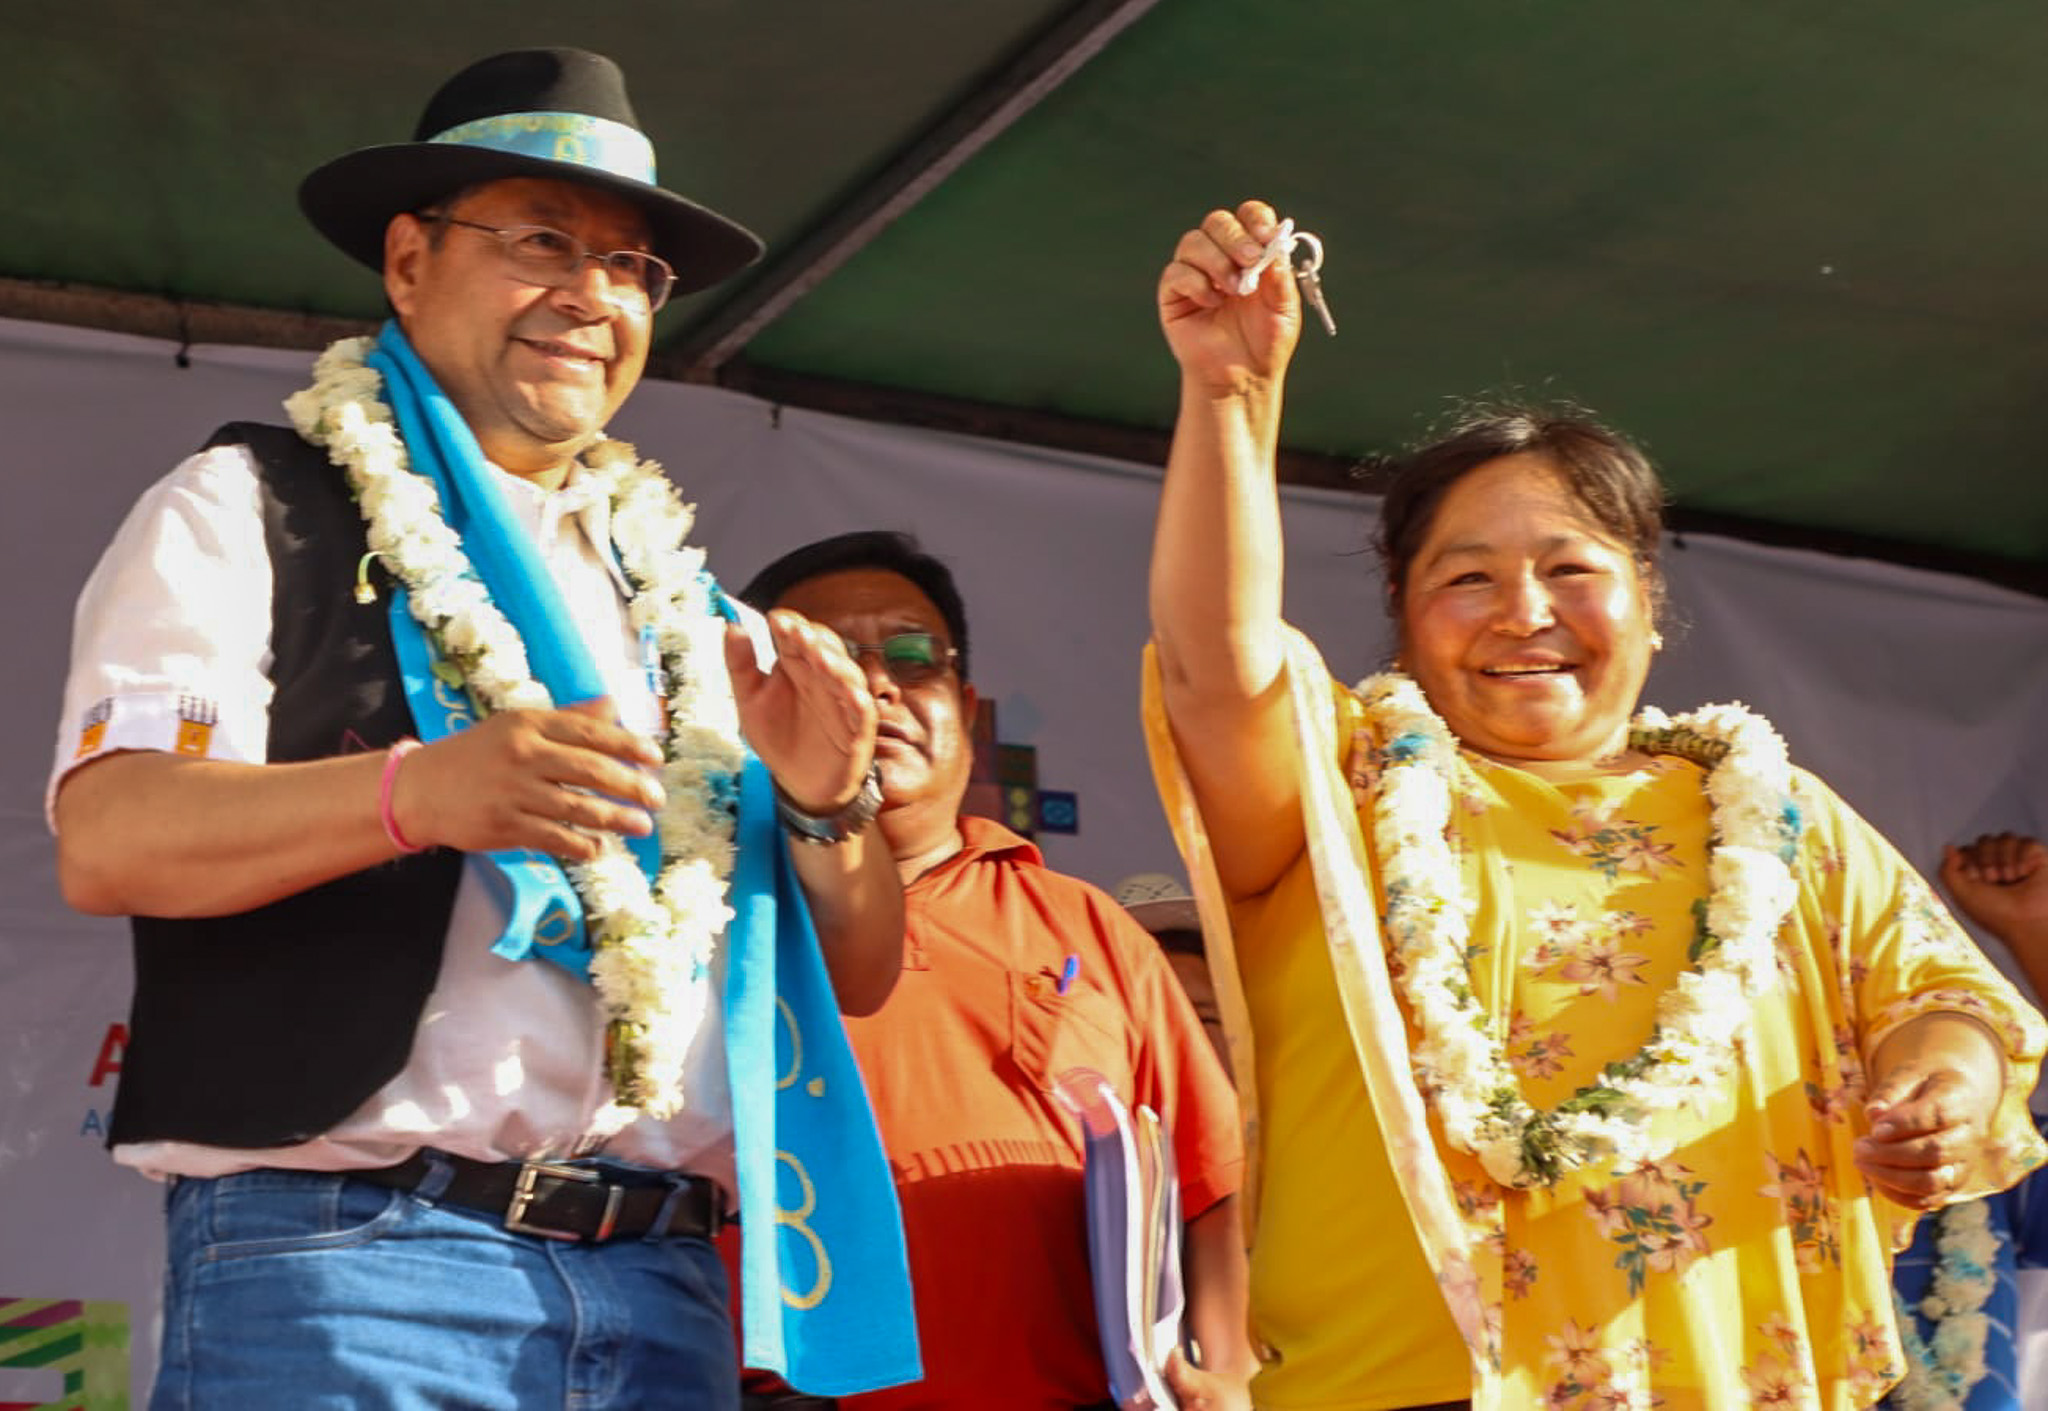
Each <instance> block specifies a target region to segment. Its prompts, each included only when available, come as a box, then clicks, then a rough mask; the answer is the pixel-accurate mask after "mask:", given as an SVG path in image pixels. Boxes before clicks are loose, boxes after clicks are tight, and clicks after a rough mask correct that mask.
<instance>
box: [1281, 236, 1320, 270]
mask: <svg viewBox="0 0 2048 1411" xmlns="http://www.w3.org/2000/svg"><path fill="white" fill-rule="evenodd" d="M1293 243H1294V245H1295V246H1301V245H1306V246H1308V258H1307V259H1305V260H1303V261H1302V262H1301V263H1299V264H1294V250H1293V249H1289V250H1288V252H1287V261H1288V263H1289V264H1291V265H1294V277H1295V278H1296V279H1304V278H1312V277H1314V276H1315V275H1317V274H1319V273H1321V272H1322V268H1323V242H1322V238H1321V237H1320V236H1315V235H1311V234H1309V233H1308V232H1307V231H1306V230H1301V231H1296V232H1295V234H1294V241H1293Z"/></svg>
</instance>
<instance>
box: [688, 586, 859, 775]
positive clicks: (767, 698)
mask: <svg viewBox="0 0 2048 1411" xmlns="http://www.w3.org/2000/svg"><path fill="white" fill-rule="evenodd" d="M768 630H769V633H770V635H771V637H772V639H773V641H774V644H775V664H774V666H773V667H772V668H771V669H769V670H767V671H763V670H761V668H760V666H759V665H758V664H757V662H756V660H755V655H754V644H753V640H752V639H751V638H750V637H748V636H747V634H746V631H745V629H743V628H741V627H739V626H737V625H733V626H729V627H727V628H726V634H725V661H726V668H727V670H728V672H729V673H730V674H731V676H732V693H733V699H734V701H735V702H736V703H737V704H738V706H739V713H740V729H741V730H742V731H743V732H744V733H745V734H746V737H747V743H748V744H750V745H752V746H753V748H754V753H756V754H758V755H759V756H761V762H762V763H763V764H765V765H767V766H768V772H769V773H770V774H772V775H774V776H775V782H776V784H777V785H778V786H779V787H780V788H781V790H782V792H783V793H784V794H785V795H786V796H787V797H788V799H789V801H790V802H791V803H792V804H794V805H795V806H796V807H797V808H799V809H801V810H802V811H803V812H805V813H809V814H815V815H821V816H822V815H826V814H830V813H834V812H836V811H837V810H839V809H840V808H842V807H844V806H845V805H846V804H847V803H848V802H849V801H850V800H851V799H852V798H853V796H854V795H855V794H856V793H858V792H859V790H860V785H861V779H862V777H863V776H864V775H865V774H866V773H867V770H868V764H869V762H870V761H871V760H872V759H873V758H874V754H875V721H876V715H875V700H874V697H873V696H871V695H870V694H868V685H867V678H866V677H865V676H864V675H862V673H861V670H860V668H859V667H858V666H856V665H855V664H854V661H853V658H852V657H850V656H848V655H847V652H846V645H845V643H843V642H841V641H840V640H839V636H838V634H837V633H835V632H832V631H829V630H827V629H826V628H823V627H820V626H819V625H818V624H817V623H815V622H812V621H811V620H810V619H809V618H806V617H803V616H801V615H800V614H798V613H794V612H790V611H788V610H787V609H784V608H778V609H777V610H775V611H774V612H771V613H769V614H768Z"/></svg>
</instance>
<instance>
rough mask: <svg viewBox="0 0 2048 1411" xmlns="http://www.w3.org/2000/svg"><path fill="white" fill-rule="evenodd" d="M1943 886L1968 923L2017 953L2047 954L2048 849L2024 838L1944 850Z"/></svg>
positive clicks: (1989, 836) (2010, 836) (1994, 836)
mask: <svg viewBox="0 0 2048 1411" xmlns="http://www.w3.org/2000/svg"><path fill="white" fill-rule="evenodd" d="M1941 884H1942V886H1944V887H1946V888H1947V889H1948V894H1949V895H1950V896H1951V897H1953V898H1954V899H1955V903H1956V906H1957V907H1958V908H1960V909H1961V911H1962V913H1963V914H1964V915H1965V916H1967V917H1969V918H1970V919H1971V920H1972V921H1974V922H1976V923H1977V924H1978V925H1979V926H1982V927H1983V928H1984V929H1985V930H1987V931H1989V932H1991V934H1992V935H1994V936H1996V937H1998V939H1999V940H2001V941H2003V942H2005V944H2006V945H2007V946H2009V947H2011V948H2012V950H2013V951H2014V952H2015V953H2019V954H2021V957H2022V959H2025V953H2026V952H2029V951H2036V950H2038V951H2042V952H2048V847H2043V846H2042V844H2041V840H2040V839H2039V838H2030V837H2027V836H2026V835H2025V834H2022V833H1986V834H1984V835H1983V836H1982V837H1980V838H1978V839H1977V840H1976V841H1975V842H1973V843H1965V844H1964V845H1963V846H1962V847H1956V846H1954V845H1950V846H1948V847H1945V848H1943V849H1942V856H1941Z"/></svg>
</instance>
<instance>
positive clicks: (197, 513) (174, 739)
mask: <svg viewBox="0 0 2048 1411" xmlns="http://www.w3.org/2000/svg"><path fill="white" fill-rule="evenodd" d="M498 484H499V487H500V489H501V490H503V491H504V492H505V495H506V499H507V501H508V503H509V505H510V507H511V509H512V512H513V514H514V515H515V517H516V518H518V519H519V520H520V522H521V523H522V524H523V525H524V526H525V527H526V529H527V530H528V531H529V532H530V533H531V534H532V535H533V539H534V543H535V544H536V546H537V547H538V548H539V550H540V553H541V555H542V558H543V559H544V560H545V562H546V564H547V567H548V570H549V572H550V573H551V574H552V575H553V576H554V579H555V584H556V587H557V588H558V589H559V590H560V592H561V594H562V597H563V598H564V600H565V601H566V603H567V605H568V608H569V612H570V615H571V616H572V617H573V618H574V620H575V621H576V623H577V624H578V625H579V626H580V627H581V628H582V630H583V633H584V640H585V642H586V644H587V645H588V647H589V649H590V651H591V654H592V656H593V657H594V658H595V659H596V662H597V666H598V669H599V671H600V673H601V674H602V676H603V678H604V681H605V685H606V689H607V691H608V692H609V694H610V697H611V700H612V703H613V705H614V707H615V708H616V710H617V712H618V715H619V719H620V721H621V723H622V724H624V725H625V726H626V727H627V728H628V729H631V730H635V731H638V732H639V733H641V734H644V735H648V736H650V737H652V736H655V735H656V734H657V733H658V729H659V721H660V704H659V702H658V701H657V700H656V699H655V697H654V695H653V692H652V690H651V688H650V684H649V682H648V680H647V676H646V672H645V669H644V666H643V663H642V660H641V655H640V646H639V639H638V637H637V634H636V633H635V632H634V631H633V628H632V626H631V624H630V622H629V620H628V616H627V611H626V609H627V602H628V599H629V597H630V588H629V585H628V583H627V581H626V578H625V575H624V573H623V572H622V571H621V569H620V567H619V564H618V561H617V559H616V556H615V555H614V554H613V552H612V548H611V530H610V512H611V507H610V504H609V502H608V501H607V500H606V499H605V498H604V497H603V496H602V495H601V494H598V493H595V489H594V486H593V485H592V484H591V482H590V481H588V480H587V479H584V478H581V477H580V476H579V475H578V473H577V472H574V471H572V473H571V476H570V479H569V480H568V481H567V482H566V483H565V484H564V485H563V486H562V488H560V489H558V490H553V491H549V490H543V489H540V488H539V487H537V486H534V485H532V484H529V483H528V482H527V481H524V480H521V479H518V478H517V477H514V476H510V475H506V476H503V477H502V478H501V479H500V480H499V481H498ZM271 587H272V583H271V567H270V560H269V557H268V554H267V551H266V549H265V546H264V538H263V518H262V505H261V495H260V491H259V488H258V484H257V467H256V464H255V462H254V460H253V458H252V457H251V456H250V454H249V451H248V449H247V448H246V447H243V446H220V447H214V448H212V449H209V450H207V451H203V452H201V453H200V454H199V455H196V456H193V457H191V458H190V459H189V460H187V461H185V462H184V463H183V464H182V465H180V466H179V467H178V468H177V469H176V470H174V471H172V472H171V474H170V475H169V476H167V477H166V478H165V479H163V480H162V481H159V482H158V483H157V485H156V486H154V487H153V488H152V489H151V490H150V491H149V492H148V493H147V494H145V495H144V496H143V497H142V499H141V500H140V501H138V502H137V504H136V506H135V508H134V509H133V510H132V511H131V512H130V513H129V516H128V518H127V520H126V521H125V522H124V523H123V524H122V526H121V528H120V530H119V532H118V533H117V534H116V536H115V538H114V542H113V543H112V545H111V546H109V548H108V550H107V552H106V554H105V555H104V556H103V557H102V559H101V560H100V563H99V566H98V567H97V568H96V569H95V570H94V572H93V575H92V578H91V580H90V581H89V582H88V583H87V585H86V588H85V592H84V593H83V595H82V596H81V598H80V600H79V607H78V615H77V621H76V623H75V626H74V634H73V645H72V664H71V672H70V676H69V678H68V680H67V681H66V684H65V693H64V715H63V717H62V720H63V727H62V730H61V733H60V738H59V741H58V747H57V756H56V762H55V765H54V767H53V769H52V771H51V775H50V788H49V794H48V798H49V799H54V798H55V794H56V788H57V784H58V783H59V781H61V780H62V778H63V777H64V775H65V774H66V773H68V772H69V771H70V770H71V769H73V768H76V767H77V766H78V765H80V764H82V763H84V762H86V761H87V760H90V759H94V758H97V757H98V756H99V755H102V754H106V753H109V752H112V751H116V750H172V749H176V748H178V747H179V745H180V743H181V738H180V734H179V731H180V728H181V725H182V726H185V727H187V729H188V732H189V722H188V721H181V718H180V702H181V700H182V701H189V700H191V699H193V698H199V699H203V700H207V701H211V702H214V703H216V707H215V708H216V710H217V717H218V718H217V719H216V720H215V721H213V722H212V723H211V724H210V725H209V726H208V731H207V734H208V738H207V740H206V741H205V746H206V748H205V750H204V753H205V754H206V755H207V756H208V757H210V758H214V759H225V760H236V761H241V762H244V763H251V764H261V763H263V762H264V759H265V750H266V742H267V740H268V736H269V708H270V702H271V699H272V695H273V689H272V685H271V682H270V680H269V678H268V676H267V675H266V673H267V671H268V670H269V668H270V665H271V653H270V602H271ZM102 701H108V702H111V710H110V711H109V712H107V713H105V718H104V720H103V723H102V724H101V725H100V727H99V730H98V733H97V734H96V735H91V736H89V737H88V738H87V740H86V741H85V743H84V744H83V747H82V741H81V728H82V727H81V722H84V721H87V720H88V718H89V716H88V713H89V712H91V711H93V709H94V707H95V705H96V703H98V702H102ZM186 714H188V715H189V714H190V712H189V710H188V711H187V712H186ZM84 728H85V729H87V730H89V729H90V727H89V726H87V727H84ZM186 752H188V753H191V752H193V751H191V750H190V749H188V750H187V751H186ZM368 806H369V802H368V801H367V800H366V801H365V807H368ZM503 922H504V913H503V909H502V907H501V906H500V905H499V904H498V902H497V901H496V900H495V899H494V897H493V895H492V893H491V891H490V889H489V888H488V887H487V886H486V885H485V884H484V882H483V880H482V878H481V876H480V870H479V864H478V863H477V861H476V860H474V859H472V860H471V861H470V862H469V865H468V866H467V867H466V868H465V869H464V871H463V874H462V881H461V883H460V885H459V888H458V890H457V893H456V898H455V906H454V912H453V915H452V917H451V918H450V921H449V925H448V940H447V945H446V948H445V950H444V952H443V955H442V960H441V973H440V977H439V979H438V980H437V982H436V984H435V988H434V991H433V993H432V995H431V996H430V997H429V998H428V1000H427V1003H426V1006H425V1008H424V1009H423V1010H422V1012H421V1015H420V1020H419V1027H418V1031H417V1034H416V1037H415V1040H414V1045H413V1050H412V1054H411V1057H410V1058H409V1059H408V1061H407V1063H406V1066H405V1068H404V1070H403V1071H402V1072H400V1073H399V1075H398V1076H397V1077H396V1078H394V1079H392V1081H391V1082H390V1083H388V1084H386V1085H385V1086H384V1087H383V1088H382V1089H380V1090H379V1091H378V1092H377V1093H376V1094H375V1095H374V1096H372V1097H371V1098H370V1100H369V1101H368V1102H366V1103H364V1105H363V1106H362V1108H360V1109H359V1110H358V1111H357V1112H355V1113H354V1114H353V1115H352V1116H350V1117H349V1118H348V1119H347V1120H345V1121H344V1122H342V1123H341V1124H340V1125H339V1126H337V1127H336V1128H335V1129H334V1130H332V1131H330V1132H328V1133H326V1134H325V1135H323V1136H321V1137H319V1138H317V1139H315V1140H313V1141H310V1142H306V1143H304V1144H301V1145H296V1146H291V1147H283V1148H273V1149H268V1150H256V1151H249V1150H229V1149H222V1148H214V1147H204V1146H198V1145H194V1144H191V1143H183V1142H142V1143H134V1144H129V1145H123V1146H120V1147H117V1148H115V1151H114V1157H115V1160H117V1161H119V1162H122V1163H124V1164H126V1165H129V1166H134V1167H137V1168H139V1169H141V1170H144V1171H147V1172H149V1173H151V1174H153V1175H194V1176H211V1175H222V1174H226V1173H228V1172H232V1171H239V1170H247V1169H249V1168H251V1167H254V1166H281V1167H289V1168H294V1169H307V1170H340V1169H346V1168H349V1167H370V1166H384V1165H389V1164H391V1163H394V1162H397V1161H401V1160H403V1159H404V1158H405V1157H407V1156H409V1155H410V1154H411V1153H412V1152H413V1151H415V1150H416V1149H418V1148H419V1147H420V1146H422V1145H432V1146H435V1147H438V1148H440V1149H442V1150H445V1151H451V1152H454V1153H456V1154H457V1155H461V1156H467V1157H472V1158H474V1159H477V1160H481V1161H493V1160H505V1159H516V1158H526V1157H533V1156H542V1155H548V1156H559V1155H566V1154H569V1153H572V1152H575V1153H581V1152H584V1151H588V1150H591V1149H595V1148H596V1147H597V1146H599V1145H600V1144H602V1146H603V1149H604V1150H605V1151H606V1152H607V1153H609V1154H610V1155H612V1156H614V1157H616V1158H618V1159H620V1160H625V1161H631V1162H636V1163H639V1164H642V1165H646V1166H650V1167H655V1168H659V1169H663V1170H687V1171H691V1172H694V1173H697V1174H700V1175H706V1176H710V1177H713V1178H714V1179H716V1180H718V1181H720V1182H721V1183H723V1184H724V1185H725V1187H726V1189H728V1190H731V1189H734V1188H735V1182H734V1176H733V1169H732V1117H731V1100H730V1096H729V1094H728V1091H727V1086H726V1076H725V1056H724V1045H723V1038H724V1035H723V1023H722V1020H721V1016H720V1010H719V1006H718V1005H717V1004H716V1003H708V1004H705V1005H703V1006H702V1007H701V1011H702V1013H703V1014H704V1016H705V1017H704V1020H703V1022H702V1024H701V1026H700V1028H699V1031H698V1033H697V1035H696V1036H695V1038H694V1040H693V1041H692V1043H691V1047H690V1053H689V1061H688V1065H687V1068H686V1072H685V1079H684V1085H685V1099H684V1107H683V1110H682V1112H681V1113H680V1114H679V1115H677V1116H676V1117H674V1118H672V1119H670V1120H668V1121H665V1122H655V1121H651V1120H648V1119H644V1118H643V1119H639V1120H636V1121H634V1122H633V1123H632V1124H631V1125H629V1126H628V1127H626V1128H625V1130H623V1131H622V1132H619V1133H618V1134H617V1135H615V1136H612V1137H610V1139H609V1140H605V1139H604V1138H603V1137H602V1136H601V1134H599V1133H598V1131H597V1128H596V1122H595V1119H596V1116H597V1113H598V1112H599V1111H600V1109H602V1108H603V1107H604V1106H605V1105H606V1103H607V1102H608V1101H609V1099H610V1096H611V1092H610V1086H609V1084H608V1083H606V1081H605V1078H604V1065H603V1045H604V1030H605V1020H604V1015H603V1012H602V1011H601V1009H600V1008H599V1005H598V1002H597V998H596V993H595V991H594V990H593V989H592V988H591V987H590V985H589V984H587V983H586V982H584V981H583V980H581V979H579V978H577V977H575V976H573V975H571V974H569V973H568V972H567V971H565V970H563V969H561V968H560V967H559V966H556V965H553V964H551V963H549V962H546V961H541V960H526V961H507V960H503V959H501V958H499V957H498V956H496V955H493V954H492V953H491V949H490V948H491V944H492V942H493V941H495V940H496V939H497V937H498V935H499V933H500V931H501V929H502V927H503ZM278 941H279V944H280V945H289V944H290V938H289V937H279V938H278ZM723 976H724V949H723V947H722V946H721V947H720V948H719V950H718V954H717V959H716V961H715V962H714V964H713V966H712V970H711V974H710V975H709V976H708V977H706V979H705V981H704V983H705V984H706V985H708V986H710V987H711V990H712V994H713V996H715V995H716V994H717V993H718V991H719V987H720V986H721V985H722V982H723ZM367 978H368V977H366V982H367Z"/></svg>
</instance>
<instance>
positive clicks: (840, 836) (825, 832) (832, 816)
mask: <svg viewBox="0 0 2048 1411" xmlns="http://www.w3.org/2000/svg"><path fill="white" fill-rule="evenodd" d="M881 811H882V770H881V766H880V765H877V764H875V763H873V762H872V761H870V762H869V764H868V772H867V776H866V777H865V778H863V779H862V780H861V781H860V791H859V792H858V793H856V794H855V795H854V796H853V799H852V801H851V802H849V803H848V804H847V805H846V807H844V808H842V809H840V810H839V811H838V812H837V813H828V814H826V815H825V816H824V817H822V818H820V817H818V816H816V815H814V814H809V813H805V812H804V811H803V810H802V809H800V808H798V807H797V806H796V805H795V804H793V803H791V802H790V801H789V795H787V794H785V793H783V792H782V786H781V785H779V784H778V785H776V787H775V816H776V817H777V818H779V819H781V820H782V826H783V827H785V828H787V829H788V830H789V833H790V836H791V837H793V838H800V839H802V840H803V841H804V842H806V843H816V844H818V845H819V846H821V847H829V846H831V845H832V844H834V843H843V842H845V841H846V840H847V839H848V838H851V837H852V836H853V835H854V834H856V833H858V832H859V831H860V830H861V829H863V828H865V827H867V826H868V824H870V823H872V822H874V819H875V815H876V814H878V813H880V812H881Z"/></svg>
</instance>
